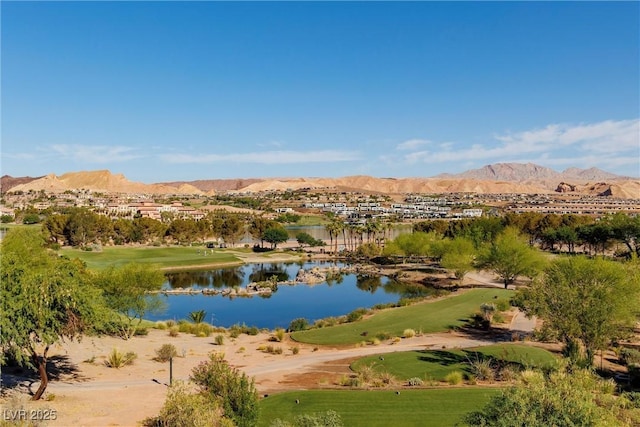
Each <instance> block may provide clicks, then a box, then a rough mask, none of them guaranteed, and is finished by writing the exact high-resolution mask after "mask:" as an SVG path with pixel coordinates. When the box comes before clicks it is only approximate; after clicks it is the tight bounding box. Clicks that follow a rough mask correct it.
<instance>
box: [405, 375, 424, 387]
mask: <svg viewBox="0 0 640 427" xmlns="http://www.w3.org/2000/svg"><path fill="white" fill-rule="evenodd" d="M422 384H424V381H422V379H421V378H418V377H413V378H409V379H408V380H407V385H408V386H411V387H419V386H421V385H422Z"/></svg>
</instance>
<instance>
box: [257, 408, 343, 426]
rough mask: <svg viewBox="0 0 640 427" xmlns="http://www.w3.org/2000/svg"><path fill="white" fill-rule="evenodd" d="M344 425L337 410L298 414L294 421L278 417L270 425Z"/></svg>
mask: <svg viewBox="0 0 640 427" xmlns="http://www.w3.org/2000/svg"><path fill="white" fill-rule="evenodd" d="M320 426H322V427H342V426H344V424H343V422H342V419H341V418H340V415H339V414H338V413H337V412H335V411H331V410H329V411H327V412H320V413H313V414H302V415H296V417H295V418H294V419H293V422H292V423H290V422H287V421H284V420H281V419H280V418H276V419H275V420H273V421H272V422H271V424H270V426H269V427H320Z"/></svg>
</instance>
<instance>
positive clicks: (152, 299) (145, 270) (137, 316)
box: [95, 263, 165, 339]
mask: <svg viewBox="0 0 640 427" xmlns="http://www.w3.org/2000/svg"><path fill="white" fill-rule="evenodd" d="M95 276H96V277H95V283H96V285H97V286H98V287H99V288H100V289H102V291H103V295H104V298H105V301H106V304H107V306H108V307H109V308H111V309H112V310H114V311H115V312H116V313H118V314H119V315H121V316H123V317H124V318H125V319H126V321H125V322H124V323H122V322H117V323H119V325H120V331H121V333H122V336H123V338H125V339H129V338H131V337H132V336H133V335H134V334H135V332H136V330H137V328H138V327H139V326H140V323H142V319H143V318H144V316H145V315H146V314H147V313H157V312H160V311H162V309H163V308H164V305H163V303H162V300H161V299H160V298H159V296H158V295H157V294H150V293H149V292H151V291H158V290H160V288H161V287H162V284H163V283H164V281H165V278H164V275H163V274H162V272H161V271H160V270H158V269H157V268H154V267H153V266H149V265H145V264H136V263H130V264H125V265H123V266H121V267H109V268H107V269H106V270H103V271H101V272H98V273H96V274H95ZM118 320H120V319H118Z"/></svg>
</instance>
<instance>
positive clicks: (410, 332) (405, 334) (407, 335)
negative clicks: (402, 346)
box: [402, 329, 416, 338]
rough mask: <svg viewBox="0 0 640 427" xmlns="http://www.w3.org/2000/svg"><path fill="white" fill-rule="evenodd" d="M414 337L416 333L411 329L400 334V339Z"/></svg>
mask: <svg viewBox="0 0 640 427" xmlns="http://www.w3.org/2000/svg"><path fill="white" fill-rule="evenodd" d="M415 336H416V331H415V330H413V329H405V330H404V332H402V338H413V337H415Z"/></svg>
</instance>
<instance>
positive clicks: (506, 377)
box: [498, 365, 520, 381]
mask: <svg viewBox="0 0 640 427" xmlns="http://www.w3.org/2000/svg"><path fill="white" fill-rule="evenodd" d="M519 373H520V369H518V368H517V367H516V366H514V365H505V366H503V367H502V369H500V371H499V372H498V376H499V378H500V381H515V380H516V379H517V378H518V374H519Z"/></svg>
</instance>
